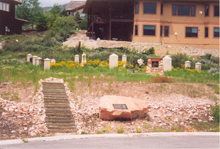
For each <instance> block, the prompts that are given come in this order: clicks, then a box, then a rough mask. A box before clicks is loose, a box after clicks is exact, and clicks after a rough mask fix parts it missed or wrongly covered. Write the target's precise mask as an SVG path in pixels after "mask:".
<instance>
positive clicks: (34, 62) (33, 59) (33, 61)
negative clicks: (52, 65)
mask: <svg viewBox="0 0 220 149" xmlns="http://www.w3.org/2000/svg"><path fill="white" fill-rule="evenodd" d="M37 58H38V57H37V56H33V58H32V64H33V65H36V61H37Z"/></svg>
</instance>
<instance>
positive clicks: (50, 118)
mask: <svg viewBox="0 0 220 149" xmlns="http://www.w3.org/2000/svg"><path fill="white" fill-rule="evenodd" d="M46 120H48V121H51V120H68V121H71V120H74V119H73V117H48V116H46Z"/></svg>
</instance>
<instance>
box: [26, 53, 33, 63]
mask: <svg viewBox="0 0 220 149" xmlns="http://www.w3.org/2000/svg"><path fill="white" fill-rule="evenodd" d="M31 58H32V54H28V55H27V61H28V62H31V61H30V59H31Z"/></svg>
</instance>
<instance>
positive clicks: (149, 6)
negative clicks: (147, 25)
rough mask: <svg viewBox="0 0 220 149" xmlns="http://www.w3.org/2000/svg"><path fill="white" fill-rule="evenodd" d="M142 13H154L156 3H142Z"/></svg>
mask: <svg viewBox="0 0 220 149" xmlns="http://www.w3.org/2000/svg"><path fill="white" fill-rule="evenodd" d="M144 13H148V14H156V3H144Z"/></svg>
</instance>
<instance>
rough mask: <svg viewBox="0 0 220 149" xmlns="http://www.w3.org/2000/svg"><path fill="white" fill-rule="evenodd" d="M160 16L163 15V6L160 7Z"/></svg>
mask: <svg viewBox="0 0 220 149" xmlns="http://www.w3.org/2000/svg"><path fill="white" fill-rule="evenodd" d="M160 14H163V4H161V5H160Z"/></svg>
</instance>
